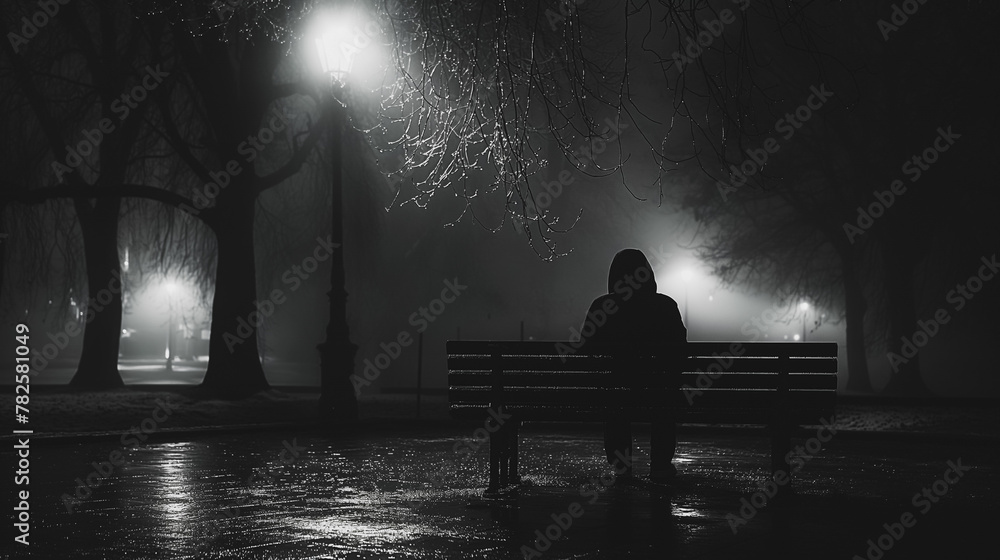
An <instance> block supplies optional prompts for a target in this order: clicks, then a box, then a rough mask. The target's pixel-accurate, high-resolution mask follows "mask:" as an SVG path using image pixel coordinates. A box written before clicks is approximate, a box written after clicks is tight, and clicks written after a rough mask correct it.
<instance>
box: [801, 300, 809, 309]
mask: <svg viewBox="0 0 1000 560" xmlns="http://www.w3.org/2000/svg"><path fill="white" fill-rule="evenodd" d="M799 310H800V311H809V302H808V301H803V302H802V303H800V304H799Z"/></svg>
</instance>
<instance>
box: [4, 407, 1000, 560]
mask: <svg viewBox="0 0 1000 560" xmlns="http://www.w3.org/2000/svg"><path fill="white" fill-rule="evenodd" d="M475 428H476V426H475V425H459V424H447V423H426V422H425V423H414V422H406V423H405V424H403V425H391V424H390V425H386V424H372V425H369V426H367V427H365V428H363V429H362V430H361V431H360V432H358V433H355V434H353V435H343V434H341V435H336V434H324V433H319V432H315V431H313V432H310V431H298V432H297V431H295V430H286V431H267V432H256V433H241V434H214V435H212V434H206V435H203V436H195V437H191V435H190V434H189V435H188V436H185V437H184V439H183V440H182V441H177V440H176V438H174V439H175V440H173V441H163V440H160V441H157V440H155V438H150V440H149V441H146V442H137V441H134V440H133V439H130V438H126V439H122V438H75V439H63V440H50V441H47V440H45V439H41V438H39V439H35V440H33V441H32V446H31V480H30V499H31V501H30V512H31V529H30V537H29V539H30V542H31V544H30V546H28V547H25V546H22V545H19V544H14V545H13V546H11V547H7V546H4V547H3V548H4V549H8V550H12V552H11V553H10V557H12V558H46V559H48V558H53V559H55V558H107V559H110V558H115V559H120V558H130V559H131V558H136V559H139V558H240V559H258V558H259V559H271V558H275V559H279V558H280V559H306V558H525V557H526V556H527V557H531V558H553V559H554V558H574V559H604V558H608V559H612V558H674V557H676V558H845V559H850V558H853V557H854V556H855V555H858V557H860V558H885V559H887V560H888V559H894V558H978V557H983V556H984V554H985V550H987V549H983V550H984V552H983V553H980V552H978V551H979V550H980V548H979V547H981V546H987V545H990V544H991V543H992V542H993V541H994V536H993V534H994V532H995V522H996V521H997V520H998V519H1000V516H998V515H997V513H996V511H995V509H994V507H995V505H996V503H997V497H998V488H997V466H998V458H1000V452H998V448H997V445H996V442H995V441H989V440H983V441H978V440H976V439H974V438H972V439H960V438H927V439H921V438H906V439H905V440H900V439H897V438H893V437H885V436H879V435H876V436H874V437H872V436H871V435H869V436H867V437H859V435H858V434H851V433H838V434H837V435H834V436H833V437H832V438H831V439H829V441H827V442H825V443H822V444H821V449H820V450H819V451H818V452H817V453H815V456H814V457H811V458H803V460H802V467H801V470H799V471H798V472H797V473H796V475H795V476H796V480H795V486H796V489H797V495H796V496H795V497H793V499H791V500H790V501H789V502H787V503H786V504H785V505H784V506H783V507H766V508H763V509H760V510H758V509H757V508H756V507H754V506H753V505H752V504H751V502H756V503H760V499H759V497H758V498H755V497H754V493H755V492H757V491H758V484H759V483H761V482H763V481H764V480H766V479H767V470H766V469H767V467H768V465H769V452H768V442H767V440H766V439H765V438H764V436H763V434H762V433H760V432H749V431H748V432H746V433H743V434H740V433H716V432H711V431H699V430H697V429H694V430H690V429H689V430H685V432H684V433H682V434H681V436H680V438H679V439H680V444H679V446H678V457H677V458H676V463H677V465H678V467H679V469H680V471H681V474H680V478H679V479H678V480H677V481H676V482H675V483H674V484H673V485H672V486H666V485H654V484H649V483H648V482H647V481H645V480H644V479H643V476H642V475H643V474H644V473H646V472H648V456H647V455H644V454H640V455H639V456H638V457H637V460H636V471H637V473H638V474H639V475H640V477H639V480H638V481H637V482H635V483H633V484H630V485H623V484H618V485H615V484H611V478H610V474H611V470H610V468H609V467H608V466H607V465H606V463H605V462H604V460H603V450H602V446H601V439H600V429H599V426H583V427H580V428H571V427H566V426H558V425H547V424H541V425H534V426H527V427H526V428H524V429H523V436H524V437H523V438H522V443H521V457H522V474H523V476H524V478H525V481H524V482H523V483H522V485H521V486H520V488H519V490H518V492H517V495H515V496H510V497H508V498H505V499H501V500H484V499H483V498H482V490H483V489H484V488H485V486H486V482H487V476H486V473H487V468H486V467H487V456H488V445H485V444H484V445H482V446H480V447H478V448H476V449H473V447H474V446H475V445H476V442H475V440H473V439H470V438H471V437H472V433H473V431H474V430H475ZM811 435H812V434H811V433H808V432H804V433H803V434H802V436H803V437H802V438H799V439H797V440H796V442H795V443H796V444H802V445H805V446H808V445H810V443H809V441H810V440H809V439H806V438H808V437H810V436H811ZM637 439H638V443H639V448H640V450H646V451H648V447H647V443H648V438H646V437H645V436H644V434H643V433H641V432H639V433H638V434H637ZM7 441H9V440H7ZM812 445H813V450H814V451H815V449H816V447H815V446H816V442H815V441H814V442H813V443H812ZM4 447H6V448H7V449H5V450H4V453H3V454H4V463H5V464H7V465H10V464H12V463H13V461H14V459H13V457H12V456H11V455H10V453H9V451H8V450H9V447H8V446H7V445H5V446H4ZM466 450H468V451H470V452H469V453H464V452H463V451H466ZM114 452H120V453H122V457H123V459H122V460H121V461H113V459H117V458H118V457H117V455H113V453H114ZM949 461H951V462H952V465H957V466H960V467H961V468H960V469H959V470H960V471H961V476H959V475H958V474H954V473H952V472H950V471H949V472H947V473H946V470H948V469H949ZM104 462H107V463H106V464H102V463H104ZM113 462H118V463H119V464H118V465H114V464H112V463H113ZM602 476H603V477H604V478H603V482H602ZM88 478H89V480H90V482H91V485H92V486H93V488H90V487H88V486H87V481H88ZM947 479H950V481H947V482H940V481H942V480H947ZM935 484H936V485H935ZM78 486H79V488H78ZM924 488H927V489H928V492H930V494H929V497H927V498H924V497H922V496H921V495H920V493H921V491H922V489H924ZM935 491H937V492H938V494H940V496H939V495H936V494H935ZM74 494H75V495H76V496H77V497H78V498H76V499H75V500H76V501H74V498H73V496H74ZM8 495H10V494H9V493H8ZM914 495H916V499H915V498H914ZM743 499H746V503H744V502H742V500H743ZM741 508H742V509H743V513H744V514H745V515H744V516H743V517H741V511H740V510H741ZM69 509H72V510H73V511H72V513H70V512H69V511H68V510H69ZM906 514H909V515H911V516H912V517H906V516H905V515H906ZM901 520H902V521H901ZM742 521H745V523H742ZM904 522H905V523H906V524H907V525H910V526H909V527H906V526H904V525H903V523H904ZM884 524H889V528H888V529H887V528H886V527H884V526H883V525H884ZM560 525H562V526H560ZM733 527H736V531H735V534H734V530H733ZM889 530H893V531H895V532H896V533H897V535H898V538H897V537H894V536H890V535H884V534H885V533H887V531H889ZM546 533H548V535H549V536H548V537H544V536H545V534H546ZM880 536H882V540H881V544H883V545H884V547H888V551H887V552H884V553H883V552H882V551H881V550H879V551H874V550H873V551H872V552H871V553H870V554H869V553H868V552H866V550H867V549H869V548H871V546H870V545H869V543H868V541H869V539H872V541H873V543H875V544H873V545H872V546H877V543H876V541H878V539H879V538H880ZM539 537H543V538H541V539H540V538H539ZM8 542H11V541H9V540H8ZM534 551H537V554H535V552H534ZM5 555H6V553H5ZM985 556H987V557H990V556H992V555H989V554H986V555H985Z"/></svg>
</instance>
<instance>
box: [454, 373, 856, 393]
mask: <svg viewBox="0 0 1000 560" xmlns="http://www.w3.org/2000/svg"><path fill="white" fill-rule="evenodd" d="M702 375H703V374H700V373H682V374H681V375H680V384H679V385H678V386H683V385H690V386H691V387H696V388H700V385H704V384H705V382H706V381H707V382H708V383H709V385H708V386H709V387H711V388H713V389H777V388H778V381H779V379H778V377H779V376H778V374H777V373H722V374H719V375H717V376H716V377H715V379H714V380H713V379H711V378H704V379H702ZM699 381H700V385H699ZM448 383H449V384H450V386H451V388H453V389H459V388H473V387H490V386H492V383H493V380H492V376H491V375H490V374H489V373H485V372H474V373H470V372H456V373H452V374H451V375H449V376H448ZM669 383H670V380H669V378H668V377H667V376H652V377H651V378H650V379H646V380H636V381H635V385H633V386H635V387H649V388H651V389H663V388H664V387H666V386H668V384H669ZM503 384H504V388H505V389H504V390H507V389H508V388H527V387H553V388H570V387H577V388H588V387H593V388H605V387H621V386H622V384H621V378H618V377H613V376H612V375H611V374H606V373H547V372H546V373H535V372H527V373H525V372H507V373H504V375H503ZM788 387H789V389H830V390H834V389H836V388H837V376H836V375H831V374H812V373H804V374H798V373H793V374H790V375H789V376H788Z"/></svg>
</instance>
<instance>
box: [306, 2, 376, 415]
mask: <svg viewBox="0 0 1000 560" xmlns="http://www.w3.org/2000/svg"><path fill="white" fill-rule="evenodd" d="M360 21H361V19H360V18H359V17H358V14H357V13H356V12H353V11H347V10H340V11H331V12H325V13H322V14H320V15H319V17H318V18H317V20H316V21H315V22H314V27H313V42H314V43H315V46H316V50H317V54H318V56H319V64H320V67H321V69H322V71H323V73H324V74H325V75H326V76H328V77H329V80H330V90H329V96H328V98H327V100H326V102H325V103H324V110H325V111H329V117H330V120H331V122H332V125H331V127H330V160H331V162H332V165H333V172H332V178H331V181H330V187H331V190H332V192H333V202H332V204H331V208H330V210H331V214H332V220H331V228H332V232H331V239H332V242H333V243H334V247H335V248H336V249H335V252H334V255H332V257H333V258H331V259H330V262H331V264H330V266H331V270H330V290H329V291H328V292H327V297H328V299H329V311H330V318H329V322H328V323H327V327H326V340H325V341H324V342H323V343H322V344H319V345H318V346H317V349H318V350H319V353H320V366H319V367H320V398H319V407H320V412H321V414H323V415H325V416H327V417H328V418H339V419H356V418H357V416H358V402H357V398H356V396H355V392H354V386H353V385H352V384H351V381H350V379H351V375H352V374H353V373H354V356H355V354H356V353H357V349H358V347H357V345H355V344H353V343H352V342H351V339H350V330H349V327H348V324H347V288H346V284H345V269H344V250H343V241H344V223H343V211H344V197H343V159H342V157H343V156H342V141H343V130H344V123H345V120H346V119H345V115H344V112H345V110H346V105H345V98H344V92H345V90H346V89H347V83H346V82H347V79H348V77H349V76H350V73H351V70H352V68H353V64H354V61H355V59H356V56H357V54H358V52H360V50H361V49H360V47H361V46H362V45H363V43H362V41H363V40H364V39H366V38H367V40H368V41H370V38H368V37H367V35H366V34H365V32H364V31H363V30H364V29H366V28H365V27H364V26H362V25H359V23H360Z"/></svg>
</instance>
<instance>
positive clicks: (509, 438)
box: [486, 420, 521, 495]
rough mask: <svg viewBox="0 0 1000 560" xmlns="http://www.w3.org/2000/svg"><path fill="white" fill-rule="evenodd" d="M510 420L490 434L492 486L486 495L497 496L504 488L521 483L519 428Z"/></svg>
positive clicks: (514, 421) (515, 422)
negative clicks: (518, 450) (518, 454)
mask: <svg viewBox="0 0 1000 560" xmlns="http://www.w3.org/2000/svg"><path fill="white" fill-rule="evenodd" d="M518 424H519V422H518V421H516V420H510V421H508V422H507V423H506V424H504V425H502V426H500V427H499V429H497V431H495V432H493V433H491V434H490V485H489V487H488V488H487V489H486V494H487V495H490V494H497V493H499V492H500V490H501V489H502V488H506V487H507V486H510V485H511V484H517V483H519V482H520V481H521V478H520V476H518V474H517V443H518V437H517V428H518Z"/></svg>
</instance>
